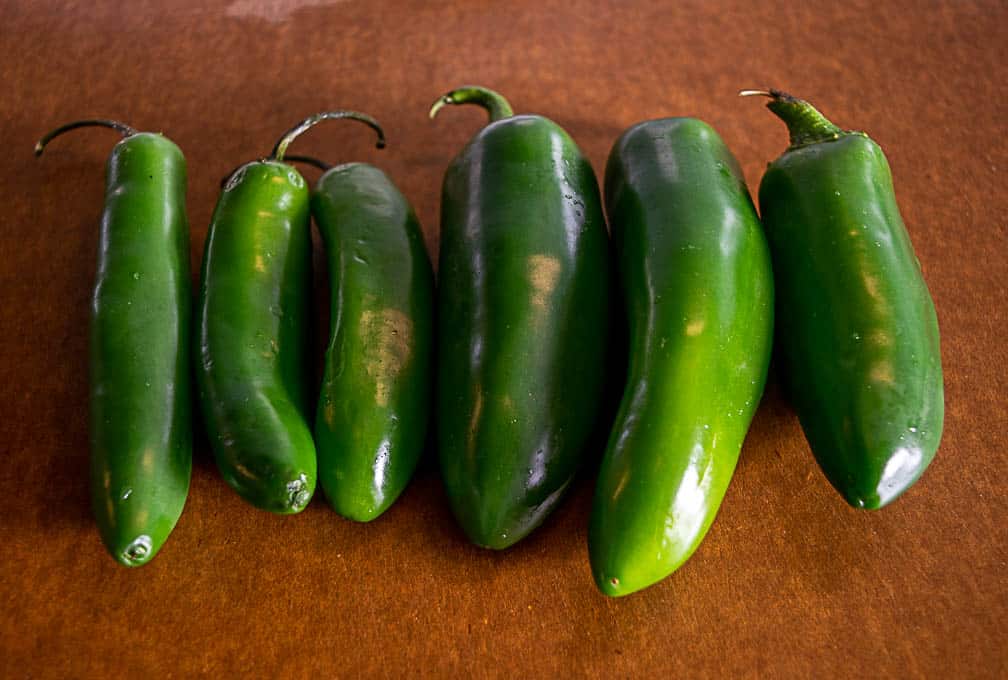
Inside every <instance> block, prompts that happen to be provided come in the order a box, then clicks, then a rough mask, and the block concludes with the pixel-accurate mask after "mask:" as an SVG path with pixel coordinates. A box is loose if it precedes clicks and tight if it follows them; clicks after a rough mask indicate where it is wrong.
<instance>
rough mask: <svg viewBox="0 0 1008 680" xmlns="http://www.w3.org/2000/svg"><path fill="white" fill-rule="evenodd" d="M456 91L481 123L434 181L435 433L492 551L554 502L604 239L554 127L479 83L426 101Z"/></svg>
mask: <svg viewBox="0 0 1008 680" xmlns="http://www.w3.org/2000/svg"><path fill="white" fill-rule="evenodd" d="M469 101H472V102H476V103H478V104H480V105H482V106H484V107H486V108H488V110H490V112H491V121H492V122H491V123H490V124H489V125H487V126H486V127H485V128H483V129H482V130H481V131H480V132H478V133H477V134H476V135H475V136H474V137H473V138H472V139H471V140H470V141H469V143H468V144H467V145H466V146H465V148H464V149H463V150H462V151H461V152H460V153H459V155H458V156H457V157H456V158H455V159H454V160H453V161H452V163H451V165H450V166H449V167H448V170H447V171H446V173H445V177H444V184H443V188H442V197H441V251H440V261H439V270H438V271H439V274H438V275H439V282H438V307H437V309H438V385H437V389H438V396H437V410H438V416H437V445H438V451H439V455H440V462H441V470H442V475H443V478H444V482H445V488H446V490H447V493H448V498H449V501H450V503H451V506H452V509H453V510H454V513H455V516H456V517H457V518H458V521H459V522H460V524H461V525H462V527H463V529H464V530H465V532H466V534H467V535H468V536H469V538H470V539H471V540H472V541H473V542H474V543H476V544H478V545H480V546H484V547H488V548H496V549H502V548H506V547H508V546H510V545H512V544H513V543H515V542H517V541H518V540H520V539H521V538H522V537H524V536H525V535H527V534H528V533H529V532H530V531H532V530H533V529H534V528H535V527H536V526H538V525H539V524H540V523H541V522H542V521H543V519H544V518H545V517H546V515H547V514H548V513H549V512H550V511H551V510H552V509H553V508H554V507H555V506H556V504H557V502H558V501H559V499H560V498H561V496H562V494H563V492H564V490H565V489H566V488H567V486H568V484H569V483H570V481H571V478H572V477H573V475H574V473H575V471H576V470H577V469H578V466H579V464H580V462H581V459H582V457H583V453H584V451H583V449H584V447H585V446H586V441H587V439H588V436H589V432H590V430H591V427H592V425H593V424H594V421H595V418H596V415H597V414H598V412H599V407H600V402H601V389H602V384H603V376H604V358H605V350H606V342H607V324H608V310H609V300H608V296H609V293H608V287H609V275H608V260H607V252H606V251H607V239H606V232H605V223H604V221H603V217H602V210H601V205H600V199H599V192H598V186H597V183H596V180H595V175H594V173H593V172H592V169H591V166H590V165H589V163H588V161H587V160H586V159H585V158H584V156H582V155H581V152H580V151H579V150H578V147H577V146H576V145H575V144H574V142H573V140H571V138H570V137H569V136H568V135H567V133H566V132H564V131H563V130H562V129H561V128H560V127H559V126H557V125H556V124H555V123H553V122H551V121H549V120H547V119H545V118H543V117H541V116H512V115H511V110H510V107H509V106H508V105H507V102H506V101H504V99H503V98H502V97H500V95H498V94H496V93H493V92H490V91H488V90H485V89H483V88H475V87H471V88H462V89H459V90H455V91H453V92H451V93H449V94H448V95H446V96H445V97H444V98H442V99H441V100H440V101H439V103H438V104H436V105H435V108H434V110H433V111H436V110H437V108H438V107H439V105H440V104H441V103H456V104H458V103H465V102H469ZM433 111H432V114H433Z"/></svg>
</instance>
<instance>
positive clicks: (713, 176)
mask: <svg viewBox="0 0 1008 680" xmlns="http://www.w3.org/2000/svg"><path fill="white" fill-rule="evenodd" d="M605 200H606V210H607V213H608V215H609V218H610V221H611V224H612V233H613V243H614V246H615V249H616V257H617V262H618V268H619V276H620V282H621V284H622V286H621V288H622V291H623V302H624V305H625V308H626V313H627V317H628V318H627V320H628V322H629V337H630V345H629V351H630V363H629V369H628V374H627V381H626V387H625V391H624V394H623V401H622V403H621V405H620V410H619V413H618V415H617V417H616V422H615V424H614V425H613V429H612V434H611V435H610V438H609V445H608V448H607V449H606V453H605V457H604V459H603V462H602V468H601V471H600V472H599V478H598V485H597V489H596V492H595V500H594V506H593V508H592V516H591V527H590V531H589V537H588V541H589V553H590V556H591V563H592V571H593V574H594V576H595V581H596V584H597V585H598V587H599V589H600V590H601V591H602V592H604V593H605V594H607V595H613V596H617V595H627V594H629V593H632V592H634V591H636V590H640V589H641V588H644V587H646V586H649V585H651V584H653V583H655V582H657V581H659V580H661V579H663V578H665V577H666V576H667V575H668V574H670V573H672V572H673V571H674V570H675V569H677V568H678V567H679V566H680V565H681V564H682V563H683V562H685V561H686V560H687V559H688V558H689V556H690V555H691V554H692V553H693V551H694V550H696V548H697V546H698V545H699V544H700V541H701V540H703V537H704V535H705V534H706V533H707V530H708V528H709V527H710V525H711V523H712V522H713V521H714V516H715V515H716V514H717V510H718V507H719V506H720V505H721V500H722V498H724V494H725V491H726V489H727V487H728V483H729V482H730V481H731V477H732V473H733V472H734V470H735V464H736V462H737V460H738V456H739V450H740V449H741V446H742V442H743V440H744V439H745V436H746V432H747V430H748V428H749V423H750V421H751V420H752V417H753V414H754V413H755V411H756V407H757V406H758V404H759V400H760V396H761V395H762V393H763V386H764V383H765V381H766V374H767V367H768V364H769V361H770V347H771V339H772V335H773V275H772V273H771V271H770V253H769V251H768V249H767V244H766V240H765V239H764V236H763V231H762V228H761V227H760V223H759V219H758V218H757V217H756V210H755V208H754V207H753V204H752V200H751V199H750V197H749V192H748V190H747V189H746V186H745V181H744V179H743V177H742V172H741V170H740V169H739V166H738V163H737V162H736V160H735V158H734V156H732V154H731V152H730V151H729V150H728V149H727V148H726V147H725V145H724V143H723V142H722V141H721V138H720V137H718V135H717V133H716V132H714V130H712V129H711V128H710V127H709V126H708V125H706V124H705V123H703V122H701V121H699V120H696V119H693V118H666V119H662V120H653V121H647V122H644V123H640V124H638V125H635V126H633V127H631V128H630V129H628V130H627V131H626V132H624V133H623V135H622V136H621V137H620V138H619V139H618V140H617V141H616V143H615V144H614V145H613V149H612V152H611V153H610V156H609V162H608V164H607V166H606V180H605Z"/></svg>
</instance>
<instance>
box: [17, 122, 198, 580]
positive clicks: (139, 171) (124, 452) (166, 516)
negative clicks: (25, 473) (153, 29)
mask: <svg viewBox="0 0 1008 680" xmlns="http://www.w3.org/2000/svg"><path fill="white" fill-rule="evenodd" d="M85 125H101V126H104V127H111V128H113V129H116V130H118V131H120V132H121V133H123V135H124V139H123V140H122V141H120V142H119V143H118V144H116V145H115V147H114V148H113V149H112V153H111V155H110V156H109V159H108V164H107V169H106V177H107V178H106V184H105V209H104V212H103V213H102V220H101V236H100V239H99V246H98V271H97V278H96V281H95V286H94V295H93V297H92V299H91V327H90V342H89V346H90V383H91V390H90V431H91V501H92V507H93V509H94V514H95V519H96V520H97V523H98V529H99V531H100V533H101V537H102V540H103V541H104V543H105V547H106V548H108V551H109V553H111V555H112V556H113V557H114V558H115V559H116V560H118V561H119V562H120V563H121V564H123V565H125V566H127V567H135V566H139V565H141V564H146V563H147V562H149V561H150V560H151V558H153V557H154V555H156V554H157V552H158V551H159V550H160V549H161V546H162V545H163V544H164V542H165V540H166V539H167V538H168V535H169V534H170V533H171V532H172V529H174V527H175V524H176V522H177V521H178V519H179V516H180V515H181V514H182V509H183V507H184V506H185V501H186V496H187V495H188V493H189V477H190V472H191V469H192V423H191V416H190V410H191V406H190V403H191V402H190V399H191V396H190V392H191V387H190V374H189V370H190V368H189V323H190V315H191V308H190V304H191V300H190V289H189V225H188V222H187V220H186V210H185V193H186V163H185V158H184V157H183V156H182V152H181V151H180V150H179V148H178V147H177V146H176V145H175V144H174V143H172V141H171V140H169V139H167V138H166V137H164V136H162V135H160V134H153V133H149V132H137V131H136V130H134V129H132V128H130V127H129V126H126V125H123V124H121V123H116V122H115V121H100V120H99V121H79V122H76V123H71V124H69V125H64V126H62V127H60V128H57V129H56V130H53V131H52V132H50V133H49V134H48V135H46V136H45V137H44V138H43V139H42V140H41V141H40V142H39V143H38V144H37V145H36V147H35V153H36V155H38V154H41V153H42V149H43V148H44V147H45V145H46V144H47V143H48V142H49V141H50V140H51V139H52V138H53V137H56V136H57V135H60V134H62V133H63V132H66V131H68V130H72V129H74V128H77V127H82V126H85Z"/></svg>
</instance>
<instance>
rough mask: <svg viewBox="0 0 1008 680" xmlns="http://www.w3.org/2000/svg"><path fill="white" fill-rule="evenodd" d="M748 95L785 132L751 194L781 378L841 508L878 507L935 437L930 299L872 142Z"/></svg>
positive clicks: (939, 412)
mask: <svg viewBox="0 0 1008 680" xmlns="http://www.w3.org/2000/svg"><path fill="white" fill-rule="evenodd" d="M751 94H763V95H766V96H769V97H771V101H770V103H769V104H768V107H769V108H770V110H771V111H773V113H775V114H776V115H777V116H779V117H780V118H781V119H782V120H783V121H784V122H785V123H786V124H787V126H788V130H789V132H790V135H791V145H790V147H789V148H788V149H787V151H785V152H784V154H783V155H781V156H780V158H778V159H777V160H775V161H774V162H773V163H771V164H770V165H769V166H768V167H767V171H766V174H765V175H764V176H763V180H762V182H761V184H760V192H759V197H760V209H761V211H762V214H763V222H764V224H765V225H766V229H767V236H768V238H769V242H770V248H771V251H772V253H773V266H774V276H775V278H776V282H777V291H778V295H777V321H778V330H777V341H778V342H779V344H780V348H781V352H780V354H781V361H782V368H783V370H784V373H785V384H786V386H787V388H788V391H789V393H790V397H791V400H792V402H793V403H794V406H795V409H796V410H797V412H798V417H799V419H800V421H801V425H802V428H803V429H804V431H805V436H806V438H807V439H808V441H809V445H810V446H811V448H812V453H813V454H814V455H815V458H816V460H817V461H818V463H819V466H820V467H821V468H822V470H823V472H824V473H825V474H826V477H827V478H828V479H829V481H830V482H831V483H832V484H833V486H834V487H836V489H837V491H839V492H840V494H841V495H842V496H843V497H844V498H845V499H846V500H847V502H848V503H850V504H851V505H853V506H855V507H859V508H869V509H876V508H881V507H882V506H884V505H886V504H887V503H889V502H891V501H892V500H893V499H895V498H896V497H897V496H899V495H900V494H901V493H903V492H904V491H905V490H906V489H907V488H908V487H910V485H912V484H913V483H914V482H915V481H916V480H917V479H918V477H920V475H921V474H922V473H923V472H924V470H925V468H927V466H928V464H929V463H930V462H931V460H932V458H934V454H935V451H936V450H937V448H938V443H939V441H940V440H941V433H942V422H943V419H944V410H945V403H944V390H943V386H942V368H941V352H940V348H939V340H938V320H937V317H936V315H935V309H934V303H933V302H932V301H931V296H930V294H929V293H928V289H927V285H926V284H925V282H924V278H923V276H922V275H921V270H920V263H919V262H918V260H917V257H916V256H915V255H914V251H913V246H912V245H911V243H910V237H909V236H908V235H907V231H906V227H905V226H904V225H903V220H902V218H901V217H900V213H899V208H898V207H897V205H896V198H895V194H894V192H893V186H892V176H891V174H890V171H889V164H888V163H887V162H886V158H885V155H884V154H883V153H882V149H880V148H879V146H878V145H877V144H876V143H875V142H873V141H872V140H871V139H869V138H868V136H867V135H866V134H864V133H863V132H851V131H845V130H841V129H840V128H838V127H837V126H835V125H833V124H832V123H831V122H829V121H828V120H826V118H825V117H823V116H822V114H820V113H819V112H818V111H817V110H816V109H814V108H813V107H812V106H811V105H810V104H809V103H808V102H805V101H802V100H800V99H795V98H794V97H791V96H790V95H787V94H784V93H781V92H751Z"/></svg>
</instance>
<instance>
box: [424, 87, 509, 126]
mask: <svg viewBox="0 0 1008 680" xmlns="http://www.w3.org/2000/svg"><path fill="white" fill-rule="evenodd" d="M445 104H477V105H479V106H482V107H483V108H484V109H486V110H487V113H489V114H490V122H491V123H496V122H497V121H499V120H503V119H504V118H510V117H511V116H513V115H514V111H512V110H511V105H510V104H508V101H507V99H504V97H503V95H501V94H500V93H498V92H494V91H493V90H489V89H487V88H485V87H479V86H478V85H466V86H464V87H460V88H457V89H454V90H452V91H451V92H448V93H446V94H443V95H441V96H440V97H438V98H437V101H435V102H434V104H433V106H431V109H430V117H431V118H434V116H436V115H437V114H438V111H440V110H441V108H442V107H443V106H444V105H445Z"/></svg>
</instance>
